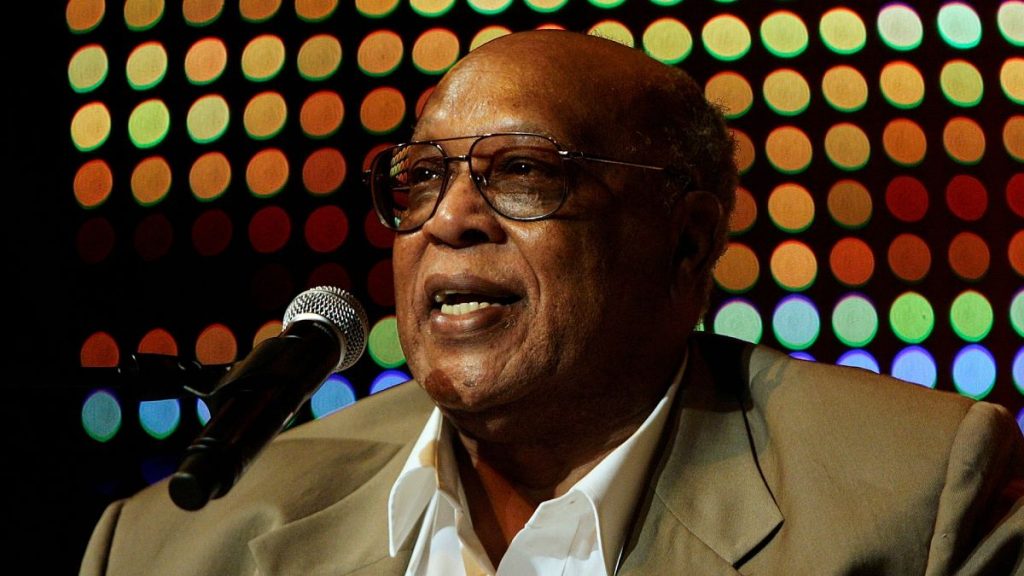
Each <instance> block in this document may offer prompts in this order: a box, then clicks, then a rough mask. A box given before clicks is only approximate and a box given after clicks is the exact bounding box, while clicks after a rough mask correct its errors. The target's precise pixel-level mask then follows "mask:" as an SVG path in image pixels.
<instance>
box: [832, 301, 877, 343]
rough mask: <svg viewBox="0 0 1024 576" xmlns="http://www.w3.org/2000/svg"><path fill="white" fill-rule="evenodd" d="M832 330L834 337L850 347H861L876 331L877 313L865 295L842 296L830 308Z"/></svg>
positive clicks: (868, 341) (872, 337) (871, 338)
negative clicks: (832, 307)
mask: <svg viewBox="0 0 1024 576" xmlns="http://www.w3.org/2000/svg"><path fill="white" fill-rule="evenodd" d="M832 331H833V332H835V335H836V338H838V339H839V341H840V342H842V343H843V344H845V345H847V346H849V347H851V348H862V347H864V346H867V345H868V344H870V343H871V341H872V340H874V338H875V335H876V334H877V333H878V313H877V312H876V311H875V306H874V305H873V304H872V303H871V301H870V300H868V299H867V298H866V297H865V296H862V295H860V294H849V295H847V296H844V297H843V298H842V299H841V300H840V301H839V303H838V304H836V307H835V308H834V309H833V310H832Z"/></svg>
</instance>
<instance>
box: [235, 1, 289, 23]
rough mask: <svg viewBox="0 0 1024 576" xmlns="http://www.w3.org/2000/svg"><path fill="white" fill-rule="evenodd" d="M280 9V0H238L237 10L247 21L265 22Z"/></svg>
mask: <svg viewBox="0 0 1024 576" xmlns="http://www.w3.org/2000/svg"><path fill="white" fill-rule="evenodd" d="M280 9H281V0H238V12H239V13H240V14H241V15H242V19H243V20H246V21H248V22H253V23H257V22H266V21H267V20H270V19H271V18H273V17H274V16H275V15H276V14H277V11H278V10H280Z"/></svg>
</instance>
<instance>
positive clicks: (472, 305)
mask: <svg viewBox="0 0 1024 576" xmlns="http://www.w3.org/2000/svg"><path fill="white" fill-rule="evenodd" d="M490 305H491V303H490V302H463V303H461V304H441V314H450V315H452V316H461V315H462V314H469V313H470V312H474V311H476V310H479V309H481V308H487V307H488V306H490Z"/></svg>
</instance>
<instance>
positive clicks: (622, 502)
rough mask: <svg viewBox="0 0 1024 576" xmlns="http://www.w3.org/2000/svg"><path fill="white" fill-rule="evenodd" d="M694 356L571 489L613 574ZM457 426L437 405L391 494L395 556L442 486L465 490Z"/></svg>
mask: <svg viewBox="0 0 1024 576" xmlns="http://www.w3.org/2000/svg"><path fill="white" fill-rule="evenodd" d="M687 358H688V354H687V355H686V356H684V358H683V362H682V363H681V365H680V367H679V370H678V371H677V373H676V375H675V378H674V379H673V381H672V384H671V386H670V387H669V389H668V390H667V392H666V393H665V396H664V397H662V399H661V400H660V401H659V402H658V404H657V405H656V406H655V407H654V410H652V411H651V413H650V414H649V415H648V417H647V419H646V420H644V422H643V424H641V425H640V427H639V428H638V429H637V430H636V431H635V432H634V433H633V434H632V435H631V436H630V437H629V438H627V439H626V440H625V441H624V442H623V443H622V444H620V445H619V446H617V447H616V448H615V449H614V450H612V451H611V452H610V453H609V454H608V455H607V456H606V457H605V458H603V459H602V460H601V462H599V463H598V464H597V466H595V467H594V468H593V469H592V470H591V471H590V472H588V473H587V474H586V475H585V476H584V477H583V478H581V479H580V480H579V481H578V482H577V483H576V484H575V485H573V487H572V488H570V489H569V491H568V492H567V494H568V493H573V492H576V493H580V494H582V495H584V496H585V497H586V498H587V500H588V501H589V502H590V503H591V505H592V506H593V509H594V513H595V516H596V521H597V526H598V545H599V547H600V549H601V554H602V555H603V557H604V561H605V566H606V567H607V570H608V573H609V574H614V570H615V567H616V565H617V563H618V557H619V553H620V551H621V548H622V545H623V543H624V542H625V539H626V536H627V530H628V529H629V523H630V520H631V519H632V515H633V509H634V508H635V506H636V502H637V500H638V499H639V498H640V495H641V492H642V490H643V487H644V484H645V483H644V478H645V477H646V474H647V471H648V468H649V467H650V463H651V461H652V459H653V458H654V452H655V450H656V449H657V446H658V440H659V438H660V436H661V432H662V430H663V429H664V427H665V422H666V421H667V419H668V413H669V407H670V406H671V405H672V401H673V399H674V398H675V395H676V392H677V390H678V389H679V385H680V384H679V383H680V382H681V381H682V376H683V373H684V372H685V370H686V364H687ZM451 436H452V432H451V427H450V425H446V423H445V420H444V417H443V416H442V415H441V411H440V410H439V409H438V408H437V407H435V408H434V410H433V411H432V412H431V414H430V417H429V418H428V419H427V423H426V425H425V426H424V427H423V431H422V432H421V433H420V436H419V438H418V439H417V440H416V443H415V444H414V445H413V449H412V452H411V453H410V454H409V458H408V459H407V460H406V462H405V466H404V467H403V468H402V472H401V473H400V474H399V475H398V479H397V480H396V481H395V484H394V486H393V487H392V488H391V493H390V495H389V497H388V543H389V549H390V552H391V555H392V556H394V555H395V554H396V553H397V552H398V550H399V548H401V547H402V545H403V544H404V543H405V541H406V540H407V539H408V538H409V535H410V534H411V533H412V530H413V528H414V527H415V526H416V523H417V522H418V521H419V518H420V516H421V515H422V514H423V511H424V510H425V509H426V507H427V505H428V504H429V503H430V500H431V499H432V498H433V497H434V495H435V493H436V492H437V490H438V487H439V486H443V487H445V488H446V489H448V490H449V491H450V492H451V493H457V492H455V491H458V490H461V484H460V480H459V475H458V473H457V472H456V469H455V466H456V464H455V459H454V456H453V455H452V448H451Z"/></svg>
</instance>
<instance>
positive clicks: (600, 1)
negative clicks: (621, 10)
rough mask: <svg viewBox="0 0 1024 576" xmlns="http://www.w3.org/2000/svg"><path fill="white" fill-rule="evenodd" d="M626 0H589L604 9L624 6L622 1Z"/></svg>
mask: <svg viewBox="0 0 1024 576" xmlns="http://www.w3.org/2000/svg"><path fill="white" fill-rule="evenodd" d="M625 1H626V0H589V2H590V3H591V4H593V5H594V6H597V7H598V8H604V9H609V8H618V7H619V6H622V3H623V2H625Z"/></svg>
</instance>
